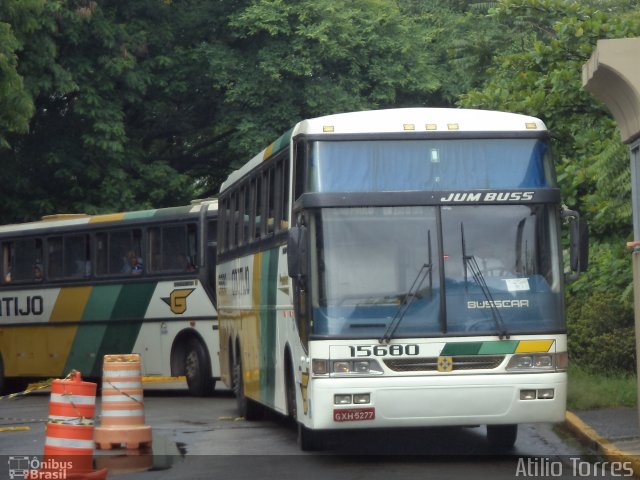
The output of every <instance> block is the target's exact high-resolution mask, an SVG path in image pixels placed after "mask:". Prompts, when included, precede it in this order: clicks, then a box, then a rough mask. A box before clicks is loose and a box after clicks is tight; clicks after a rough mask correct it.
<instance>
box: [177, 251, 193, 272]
mask: <svg viewBox="0 0 640 480" xmlns="http://www.w3.org/2000/svg"><path fill="white" fill-rule="evenodd" d="M177 261H178V265H179V266H180V269H181V270H182V271H183V272H194V271H195V270H196V269H195V267H194V266H193V263H192V262H191V259H190V258H189V256H188V255H185V254H184V253H179V254H178V258H177Z"/></svg>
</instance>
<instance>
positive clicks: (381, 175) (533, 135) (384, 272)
mask: <svg viewBox="0 0 640 480" xmlns="http://www.w3.org/2000/svg"><path fill="white" fill-rule="evenodd" d="M548 140H549V134H548V132H547V129H546V128H545V125H544V124H543V122H542V121H540V120H538V119H536V118H531V117H528V116H524V115H517V114H511V113H501V112H491V111H479V110H463V109H430V108H417V109H394V110H381V111H368V112H353V113H344V114H337V115H331V116H326V117H321V118H315V119H310V120H305V121H302V122H300V123H298V124H296V125H295V126H294V127H293V128H292V129H291V130H290V131H288V132H287V133H285V134H284V135H283V136H281V137H280V138H279V139H278V140H277V141H275V142H274V143H273V144H272V145H270V146H269V147H268V148H267V149H265V150H264V151H262V152H261V153H259V154H258V155H257V156H255V157H254V158H253V159H251V160H250V161H249V162H248V163H247V164H245V165H244V166H243V167H241V168H240V169H238V170H237V171H235V172H233V173H232V174H231V175H230V176H229V178H228V179H227V181H226V182H224V184H223V185H222V187H221V191H220V197H219V201H220V222H219V231H218V235H219V236H218V248H219V250H218V261H217V262H218V265H217V278H218V280H217V291H218V309H219V310H218V311H219V315H220V364H221V378H222V380H223V381H224V382H225V383H226V384H227V385H229V386H231V387H232V388H233V389H234V391H235V393H236V396H237V399H238V406H239V409H240V413H241V414H242V415H244V416H245V417H246V418H247V419H251V418H254V417H256V416H257V415H258V414H259V412H260V409H261V408H263V407H264V406H266V407H268V408H271V409H273V410H276V411H278V412H280V413H282V414H285V415H289V416H290V417H292V418H293V419H295V420H296V421H297V423H298V431H299V441H300V444H301V447H302V449H305V450H306V449H314V448H319V447H321V446H322V444H323V441H324V439H325V437H326V436H327V435H330V434H331V432H334V431H336V430H343V429H373V428H389V427H393V428H398V427H400V428H402V427H407V428H410V427H428V426H459V425H486V426H487V436H488V440H489V443H490V444H491V445H493V446H494V447H498V448H501V449H509V448H511V447H512V446H513V444H514V442H515V440H516V436H517V425H518V424H519V423H523V422H527V423H528V422H558V421H561V420H563V419H564V414H565V403H566V384H567V378H566V369H567V361H568V360H567V338H566V329H565V320H564V306H563V282H564V279H565V276H566V275H572V274H565V273H564V267H563V259H562V243H561V224H562V221H563V219H568V220H567V221H568V222H569V220H572V221H571V222H569V223H570V224H571V227H572V228H571V235H570V245H571V246H570V250H571V262H570V263H571V268H572V269H573V271H574V272H576V271H579V270H580V269H582V270H584V269H585V268H586V265H587V252H586V229H583V228H581V223H580V222H579V219H578V216H577V214H576V213H575V212H571V211H568V210H566V209H563V208H561V204H560V191H559V189H558V186H557V183H556V178H555V175H554V166H553V161H552V158H551V155H550V152H549V143H548ZM583 230H584V232H583V234H582V235H581V231H583Z"/></svg>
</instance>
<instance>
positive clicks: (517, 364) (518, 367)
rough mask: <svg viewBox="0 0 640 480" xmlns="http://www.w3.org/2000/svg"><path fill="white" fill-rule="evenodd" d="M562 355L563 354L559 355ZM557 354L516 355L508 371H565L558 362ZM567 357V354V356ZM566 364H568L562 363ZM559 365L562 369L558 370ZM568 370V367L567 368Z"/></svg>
mask: <svg viewBox="0 0 640 480" xmlns="http://www.w3.org/2000/svg"><path fill="white" fill-rule="evenodd" d="M558 355H561V354H558ZM556 356H557V355H556V354H555V353H527V354H516V355H514V356H512V357H511V360H509V363H508V364H507V371H521V372H522V371H529V372H530V371H545V372H546V371H554V370H556V369H557V370H563V368H561V366H560V365H558V362H557V361H556ZM565 356H566V354H565ZM562 363H564V364H566V362H562ZM556 365H558V366H559V367H560V368H556ZM565 368H566V367H565Z"/></svg>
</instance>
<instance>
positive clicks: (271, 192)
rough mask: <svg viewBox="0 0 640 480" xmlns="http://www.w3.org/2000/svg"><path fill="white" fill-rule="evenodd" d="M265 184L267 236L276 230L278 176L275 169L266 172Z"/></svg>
mask: <svg viewBox="0 0 640 480" xmlns="http://www.w3.org/2000/svg"><path fill="white" fill-rule="evenodd" d="M263 178H264V180H265V182H264V184H265V189H266V192H265V194H266V202H265V203H266V214H267V224H266V232H265V233H266V234H267V235H272V234H273V232H274V231H275V228H276V188H275V185H276V175H275V171H274V168H273V167H271V168H269V169H268V170H265V172H264V177H263Z"/></svg>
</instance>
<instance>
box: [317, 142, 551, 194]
mask: <svg viewBox="0 0 640 480" xmlns="http://www.w3.org/2000/svg"><path fill="white" fill-rule="evenodd" d="M548 151H549V149H548V145H547V143H546V142H544V141H542V140H539V139H531V138H519V139H446V140H410V141H407V140H379V141H370V140H367V141H365V140H354V141H352V140H349V141H316V142H313V143H312V144H311V147H310V158H309V164H308V169H307V175H306V189H305V191H307V192H382V191H406V190H450V189H452V190H456V189H481V188H494V189H500V188H518V187H529V188H544V187H555V186H556V180H555V176H554V173H553V166H552V161H551V157H550V155H549V154H548Z"/></svg>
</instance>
